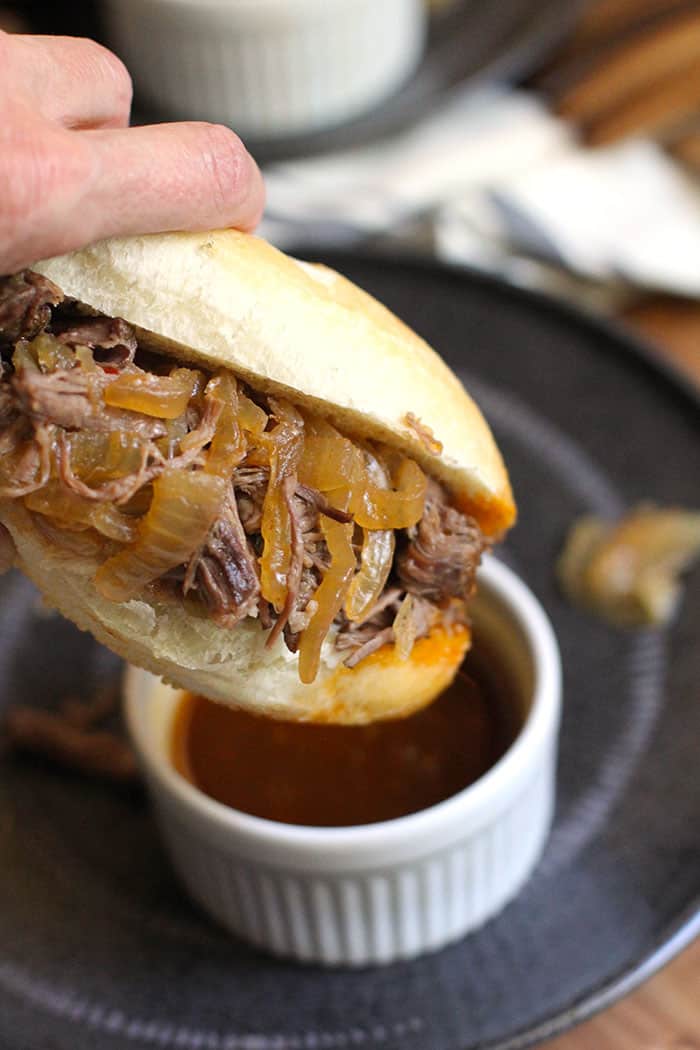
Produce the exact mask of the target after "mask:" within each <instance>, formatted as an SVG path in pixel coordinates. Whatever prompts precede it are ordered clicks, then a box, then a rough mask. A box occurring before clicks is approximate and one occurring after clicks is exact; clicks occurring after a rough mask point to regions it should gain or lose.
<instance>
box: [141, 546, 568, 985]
mask: <svg viewBox="0 0 700 1050" xmlns="http://www.w3.org/2000/svg"><path fill="white" fill-rule="evenodd" d="M473 619H474V625H475V630H476V631H477V632H479V633H480V634H481V635H482V636H483V637H487V638H488V640H489V649H492V648H496V649H497V651H498V653H499V655H500V657H501V658H502V659H503V660H504V661H506V662H507V666H508V667H509V668H510V672H511V675H512V676H515V677H516V680H517V682H518V683H519V686H520V689H521V692H522V700H523V703H525V704H527V707H528V713H527V716H526V718H525V722H524V725H523V728H522V730H521V732H520V733H519V735H518V737H517V738H516V740H515V742H514V743H513V744H512V746H511V747H510V749H509V750H508V751H507V752H506V754H505V755H504V756H503V757H502V758H501V759H500V761H499V762H498V763H497V764H496V765H495V766H494V767H493V768H492V769H491V770H490V771H489V772H488V773H486V775H485V776H483V777H482V778H481V779H480V780H478V781H477V782H476V783H475V784H473V785H471V786H470V787H468V788H466V789H465V790H464V791H461V792H460V793H459V794H457V795H454V796H453V797H452V798H450V799H447V800H446V801H444V802H441V803H440V804H438V805H436V806H432V807H431V808H429V809H425V810H422V811H421V812H419V813H415V814H412V815H411V816H408V817H402V818H400V819H397V820H390V821H384V822H382V823H377V824H366V825H363V826H358V827H349V828H313V827H302V826H296V825H289V824H280V823H276V822H274V821H268V820H263V819H260V818H258V817H252V816H250V815H248V814H245V813H241V812H239V811H237V810H234V809H230V808H229V807H227V806H224V805H222V804H220V803H218V802H215V801H213V800H212V799H210V798H208V797H207V796H206V795H204V794H203V793H202V792H200V791H199V790H197V788H195V787H193V785H192V784H190V783H189V782H188V781H187V780H185V779H184V778H183V777H181V776H180V775H179V774H178V773H177V772H176V771H175V770H174V768H173V766H172V765H171V763H170V760H169V751H170V739H171V732H172V720H173V714H174V711H175V709H176V706H177V702H178V699H179V694H178V693H177V692H176V691H175V690H173V689H171V688H169V687H167V686H164V685H163V684H162V683H161V682H160V681H159V680H158V679H157V678H154V677H153V676H152V675H149V674H147V673H146V672H144V671H140V670H136V669H134V668H130V669H129V670H128V671H127V678H126V714H127V723H128V726H129V731H130V733H131V736H132V739H133V741H134V743H135V745H136V748H137V751H138V754H139V756H140V760H141V763H142V766H143V769H144V772H145V775H146V778H147V782H148V787H149V790H150V794H151V797H152V800H153V803H154V806H155V811H156V816H157V819H158V823H159V825H160V830H161V833H162V835H163V838H164V841H165V844H166V847H167V849H168V851H169V853H170V855H171V858H172V861H173V864H174V866H175V868H176V870H177V872H178V873H179V875H180V877H181V879H182V881H183V883H184V884H185V886H186V887H187V889H188V890H189V892H190V894H191V895H192V897H193V898H194V899H195V900H196V901H197V902H199V903H200V904H201V905H202V907H204V908H205V909H206V910H207V911H208V912H209V913H210V914H211V915H212V916H213V917H214V918H215V919H217V920H218V921H219V922H221V923H222V924H223V925H224V926H226V927H228V928H229V929H230V930H232V931H233V932H234V933H236V934H238V935H239V936H240V937H243V938H245V939H246V940H248V941H251V942H252V943H253V944H256V945H258V946H259V947H261V948H265V949H267V950H269V951H271V952H274V953H276V954H278V955H285V956H292V957H294V958H296V959H299V960H303V961H305V962H312V961H313V962H317V963H322V964H326V965H337V964H347V965H354V966H360V965H367V964H372V963H387V962H390V961H392V960H395V959H407V958H411V957H413V956H416V955H419V954H420V953H422V952H426V951H430V950H432V949H435V948H440V947H441V946H443V945H445V944H447V943H448V942H450V941H454V940H456V939H457V938H458V937H461V936H463V935H464V934H465V933H467V932H468V931H470V930H473V929H474V928H476V927H477V926H480V925H481V924H482V923H483V922H485V920H486V919H488V918H490V917H491V916H493V915H495V914H496V913H497V912H498V911H500V910H501V908H503V906H504V905H505V904H506V903H507V902H508V901H509V900H511V898H512V897H514V896H515V894H517V893H518V891H519V890H520V888H521V887H522V885H523V884H524V882H525V881H526V879H527V878H528V876H529V875H530V873H531V872H532V869H533V868H534V866H535V864H536V862H537V860H538V858H539V856H540V854H541V852H542V849H543V846H544V843H545V840H546V838H547V834H548V831H549V827H550V823H551V818H552V812H553V807H554V795H555V767H556V751H557V733H558V727H559V718H560V705H561V668H560V660H559V652H558V648H557V643H556V639H555V637H554V633H553V631H552V628H551V626H550V623H549V621H548V619H547V617H546V615H545V613H544V612H543V610H542V608H541V606H540V605H539V603H538V602H537V600H536V599H535V598H534V596H533V595H532V593H531V592H530V591H529V590H528V588H527V587H526V586H525V584H523V583H522V582H521V581H520V580H519V579H518V577H517V576H515V574H514V573H513V572H512V571H511V570H510V569H508V568H507V567H506V566H504V565H503V564H501V563H500V562H497V561H495V560H494V559H493V558H487V559H485V562H484V565H483V567H482V569H481V572H480V584H479V596H478V598H477V600H476V601H475V602H474V606H473Z"/></svg>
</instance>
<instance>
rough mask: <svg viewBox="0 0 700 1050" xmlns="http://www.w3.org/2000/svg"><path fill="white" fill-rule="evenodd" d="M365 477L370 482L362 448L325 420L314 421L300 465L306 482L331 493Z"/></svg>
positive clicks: (301, 475) (308, 429)
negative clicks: (363, 460) (365, 468)
mask: <svg viewBox="0 0 700 1050" xmlns="http://www.w3.org/2000/svg"><path fill="white" fill-rule="evenodd" d="M361 479H362V480H364V481H365V483H366V472H365V471H364V469H363V464H362V453H361V452H360V449H359V448H358V447H357V446H356V445H354V444H353V443H352V441H349V440H348V438H345V437H343V436H342V434H339V433H338V431H337V430H336V429H335V427H332V426H331V425H330V423H326V422H325V420H322V419H313V420H310V421H309V422H308V424H307V434H306V440H305V442H304V452H303V455H302V457H301V462H300V464H299V481H300V482H301V483H302V485H308V486H309V487H310V488H314V489H318V491H319V492H331V491H333V490H335V489H338V488H341V487H345V488H352V487H354V486H355V485H357V484H358V483H359V482H360V481H361Z"/></svg>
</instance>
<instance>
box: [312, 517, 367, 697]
mask: <svg viewBox="0 0 700 1050" xmlns="http://www.w3.org/2000/svg"><path fill="white" fill-rule="evenodd" d="M321 530H322V532H323V536H324V539H325V541H326V544H327V546H328V552H329V554H330V556H331V561H330V565H329V567H328V570H327V571H326V573H325V574H324V576H323V579H322V580H321V582H320V584H319V585H318V587H317V588H316V590H315V591H314V594H313V597H312V599H311V601H313V602H315V603H316V606H317V607H316V611H315V612H314V614H313V616H312V617H311V620H310V622H309V625H308V627H307V628H306V630H305V631H304V632H303V634H302V636H301V641H300V644H299V677H300V679H301V681H302V682H304V683H305V684H306V685H309V684H310V683H311V682H313V680H314V679H315V677H316V675H317V673H318V667H319V663H320V660H321V646H322V645H323V640H324V638H325V637H326V635H327V634H328V630H329V628H330V626H331V624H332V623H333V620H334V619H335V617H336V616H337V615H338V613H339V612H340V609H341V607H342V604H343V599H344V598H345V594H346V592H347V589H348V586H349V585H350V580H351V579H352V574H353V572H354V570H355V552H354V551H353V549H352V525H342V524H341V523H340V522H339V521H333V520H332V519H331V518H322V519H321Z"/></svg>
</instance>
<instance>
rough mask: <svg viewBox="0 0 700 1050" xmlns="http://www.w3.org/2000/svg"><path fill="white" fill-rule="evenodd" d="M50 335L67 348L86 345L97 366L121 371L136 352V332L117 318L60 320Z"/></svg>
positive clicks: (130, 361)
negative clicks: (107, 366)
mask: <svg viewBox="0 0 700 1050" xmlns="http://www.w3.org/2000/svg"><path fill="white" fill-rule="evenodd" d="M52 334H53V335H54V336H55V337H56V338H57V339H58V341H59V342H60V343H65V344H66V345H67V346H89V347H90V349H91V350H92V351H93V352H94V357H95V360H96V361H97V362H98V363H99V364H101V365H110V366H111V367H112V368H123V367H124V366H125V365H127V364H131V363H132V362H133V360H134V354H135V353H136V347H137V341H136V333H135V332H134V329H133V328H132V327H131V325H130V324H127V322H126V321H124V320H122V318H121V317H72V318H62V319H61V320H60V321H59V323H58V324H54V325H52Z"/></svg>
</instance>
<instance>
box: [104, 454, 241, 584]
mask: <svg viewBox="0 0 700 1050" xmlns="http://www.w3.org/2000/svg"><path fill="white" fill-rule="evenodd" d="M225 495H226V483H225V482H224V480H223V478H219V477H217V476H216V475H213V474H206V473H204V472H203V471H184V470H178V469H177V468H170V469H168V468H166V469H165V470H164V471H163V473H162V474H161V475H160V477H159V478H156V480H155V481H154V482H153V501H152V503H151V506H150V509H149V511H148V513H147V514H146V516H145V518H144V519H143V521H142V522H141V523H140V525H139V535H138V539H137V541H136V542H135V543H134V544H132V545H131V546H130V547H127V548H125V549H124V550H123V551H120V552H119V553H118V554H115V555H114V556H113V557H112V558H109V559H108V560H107V561H106V562H105V563H104V565H102V566H100V568H99V569H98V571H97V573H96V575H95V585H96V586H97V589H98V591H99V592H100V594H101V595H102V596H103V597H104V598H108V599H109V600H110V601H114V602H123V601H128V599H129V598H133V597H135V596H136V595H137V594H139V593H140V592H141V591H142V590H143V588H144V587H145V586H146V585H147V584H149V583H152V582H153V581H154V580H157V579H158V577H159V576H162V575H163V573H165V572H167V571H168V570H169V569H174V568H175V567H176V566H177V565H182V564H184V563H185V562H187V561H189V559H190V557H191V556H192V554H193V553H194V551H195V550H196V549H197V548H198V547H199V546H201V544H202V543H203V542H204V540H205V539H206V536H207V533H208V532H209V529H210V528H211V526H212V525H213V523H214V521H215V519H216V517H217V515H218V514H219V513H220V511H221V507H222V505H223V502H224V499H225Z"/></svg>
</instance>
